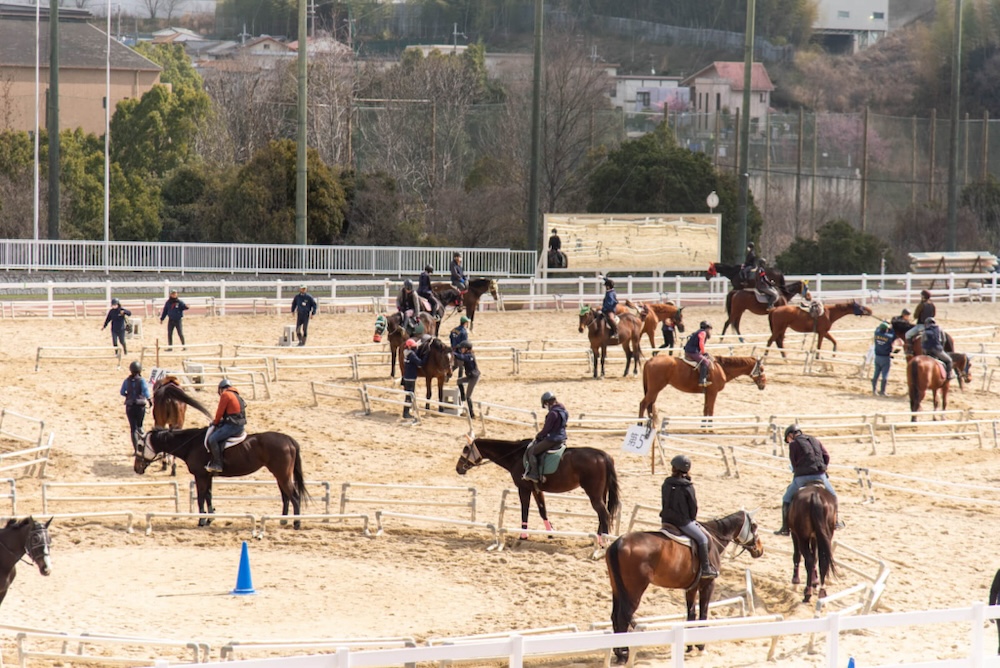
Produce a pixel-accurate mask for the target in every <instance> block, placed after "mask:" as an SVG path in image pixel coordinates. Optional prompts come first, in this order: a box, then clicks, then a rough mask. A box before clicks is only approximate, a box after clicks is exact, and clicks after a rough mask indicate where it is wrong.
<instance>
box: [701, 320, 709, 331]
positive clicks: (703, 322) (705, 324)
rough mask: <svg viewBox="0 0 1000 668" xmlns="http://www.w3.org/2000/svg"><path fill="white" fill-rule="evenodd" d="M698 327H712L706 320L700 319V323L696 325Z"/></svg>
mask: <svg viewBox="0 0 1000 668" xmlns="http://www.w3.org/2000/svg"><path fill="white" fill-rule="evenodd" d="M698 329H712V323H710V322H709V321H708V320H702V321H701V324H700V325H698Z"/></svg>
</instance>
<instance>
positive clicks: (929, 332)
mask: <svg viewBox="0 0 1000 668" xmlns="http://www.w3.org/2000/svg"><path fill="white" fill-rule="evenodd" d="M921 347H922V349H923V351H924V355H927V356H928V357H933V358H934V359H936V360H940V361H942V362H944V370H945V371H946V372H947V374H948V375H947V378H948V380H951V379H952V377H953V374H952V372H951V365H952V361H951V356H950V355H949V354H948V353H946V352H945V351H944V332H942V331H941V328H940V327H938V324H937V321H936V320H935V319H934V318H926V319H925V320H924V334H923V338H922V339H921Z"/></svg>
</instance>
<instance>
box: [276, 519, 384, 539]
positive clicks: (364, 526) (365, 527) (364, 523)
mask: <svg viewBox="0 0 1000 668" xmlns="http://www.w3.org/2000/svg"><path fill="white" fill-rule="evenodd" d="M272 520H276V521H278V522H281V523H282V524H287V523H288V521H289V520H291V521H292V522H304V521H312V520H318V521H319V522H321V523H324V524H327V523H330V522H335V523H337V524H340V523H341V522H343V521H344V520H361V533H362V534H364V535H365V536H371V535H372V532H371V529H369V525H370V524H371V518H370V516H369V515H368V514H367V513H305V514H302V515H261V516H260V520H259V523H258V524H257V540H261V539H263V538H264V533H265V530H266V524H267V523H268V522H269V521H272Z"/></svg>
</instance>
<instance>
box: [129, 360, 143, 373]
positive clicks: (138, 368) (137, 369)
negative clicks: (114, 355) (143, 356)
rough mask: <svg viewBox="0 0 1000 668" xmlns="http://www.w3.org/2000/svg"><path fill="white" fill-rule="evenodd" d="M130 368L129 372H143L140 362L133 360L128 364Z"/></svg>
mask: <svg viewBox="0 0 1000 668" xmlns="http://www.w3.org/2000/svg"><path fill="white" fill-rule="evenodd" d="M128 370H129V373H133V374H135V375H139V374H140V373H142V365H141V364H139V363H138V362H132V363H131V364H129V365H128Z"/></svg>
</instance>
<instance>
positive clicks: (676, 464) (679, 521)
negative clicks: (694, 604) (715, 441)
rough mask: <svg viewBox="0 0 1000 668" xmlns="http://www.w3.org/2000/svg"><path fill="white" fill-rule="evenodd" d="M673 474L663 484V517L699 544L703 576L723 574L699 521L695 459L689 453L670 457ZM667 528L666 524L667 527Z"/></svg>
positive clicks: (664, 521) (661, 493)
mask: <svg viewBox="0 0 1000 668" xmlns="http://www.w3.org/2000/svg"><path fill="white" fill-rule="evenodd" d="M670 468H671V473H670V477H668V478H667V479H666V480H664V481H663V486H662V487H661V488H660V495H661V498H662V505H661V510H660V519H661V520H662V521H663V524H664V525H666V524H672V525H674V526H675V527H677V528H678V529H679V530H680V532H681V533H683V534H684V535H685V536H687V537H688V538H690V539H691V540H693V541H694V543H695V545H697V546H698V560H699V561H700V562H701V577H702V578H705V579H712V578H717V577H719V571H717V570H716V569H715V567H714V566H713V565H712V563H711V562H710V561H709V559H708V536H707V535H706V534H705V531H704V530H703V529H702V528H701V526H699V525H698V523H697V522H696V521H695V520H696V518H697V515H698V499H697V497H696V496H695V493H694V485H693V484H692V483H691V473H690V471H691V459H690V458H689V457H688V456H687V455H677V456H676V457H674V458H673V459H671V460H670ZM664 528H666V527H664Z"/></svg>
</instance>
